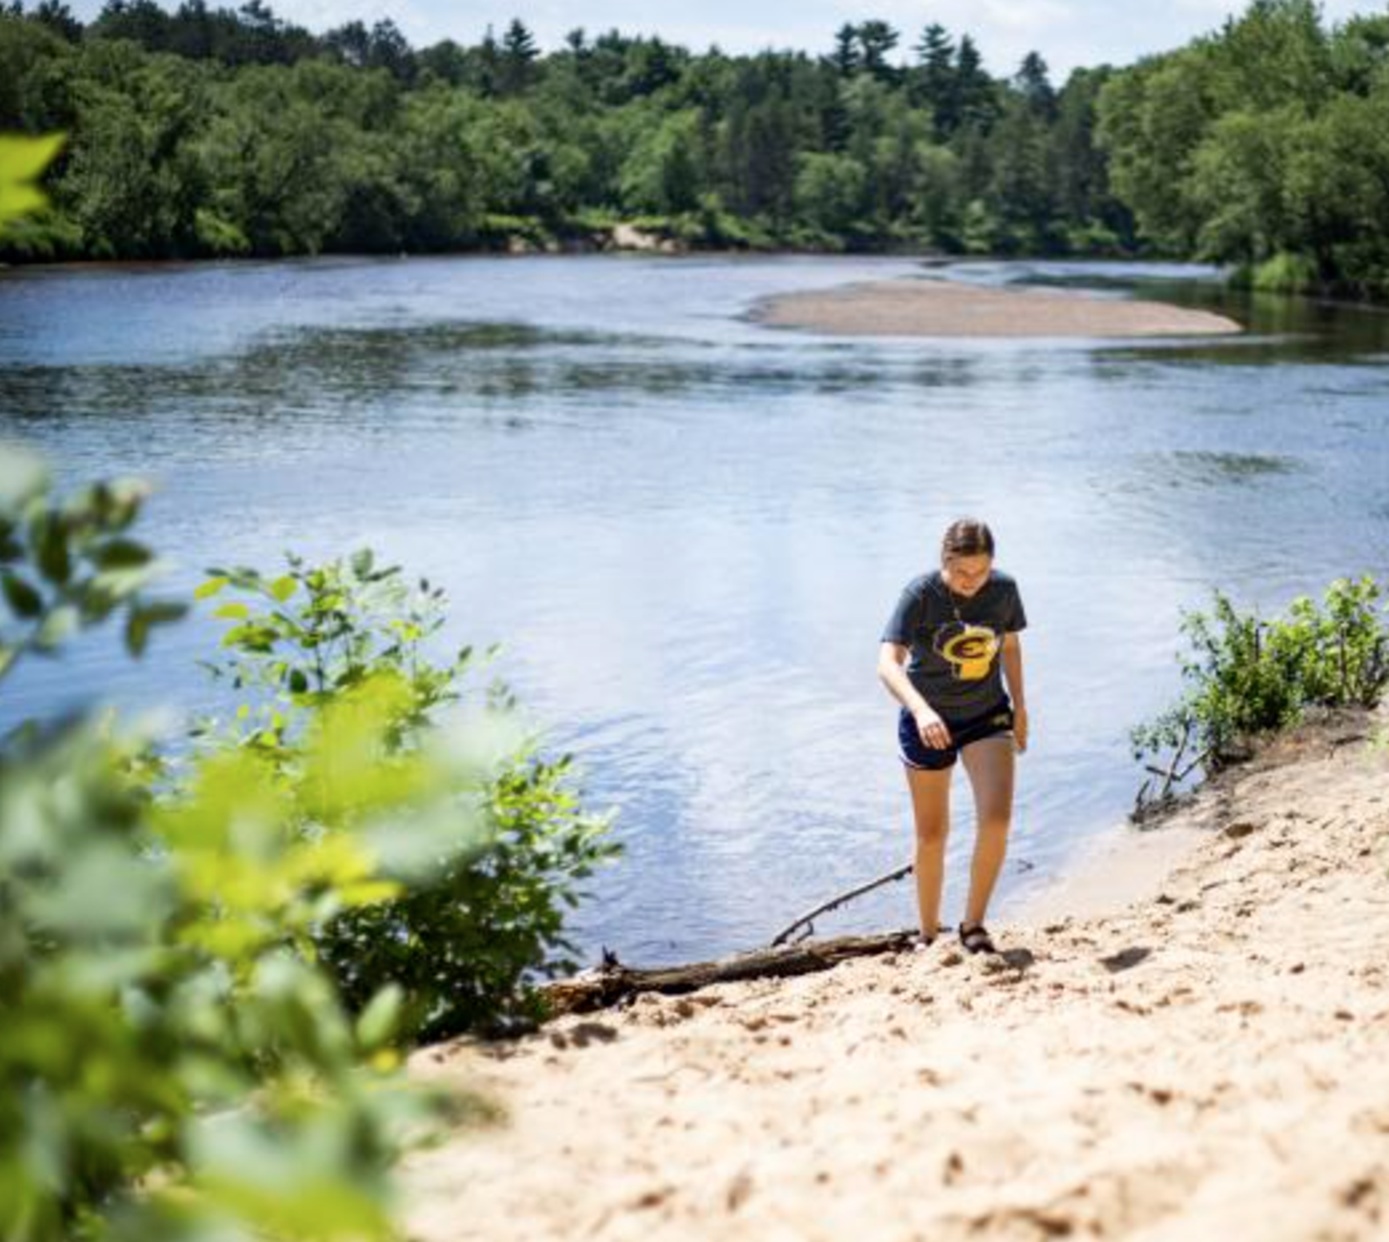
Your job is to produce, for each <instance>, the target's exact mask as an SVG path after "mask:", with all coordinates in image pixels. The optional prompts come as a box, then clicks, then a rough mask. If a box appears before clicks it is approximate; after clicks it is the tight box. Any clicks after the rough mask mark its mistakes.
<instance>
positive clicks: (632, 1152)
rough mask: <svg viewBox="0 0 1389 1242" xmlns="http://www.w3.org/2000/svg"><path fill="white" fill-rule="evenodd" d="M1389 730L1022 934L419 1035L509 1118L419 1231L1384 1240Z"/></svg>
mask: <svg viewBox="0 0 1389 1242" xmlns="http://www.w3.org/2000/svg"><path fill="white" fill-rule="evenodd" d="M1386 727H1389V716H1386V714H1385V713H1381V714H1380V715H1379V716H1378V717H1377V718H1375V719H1367V718H1364V717H1337V718H1335V719H1333V720H1331V721H1329V722H1324V723H1322V724H1321V725H1319V726H1316V727H1309V728H1306V729H1304V730H1302V731H1300V732H1298V733H1296V734H1292V735H1289V736H1288V737H1286V738H1283V739H1280V740H1279V741H1277V742H1276V743H1274V744H1273V745H1272V746H1270V747H1268V748H1267V749H1265V750H1264V751H1262V752H1261V753H1260V754H1259V756H1258V757H1257V758H1256V759H1255V760H1254V761H1253V762H1251V763H1250V764H1248V765H1246V766H1243V767H1241V768H1240V769H1238V770H1235V771H1231V772H1229V773H1227V774H1225V775H1224V776H1222V777H1221V778H1220V779H1219V780H1217V781H1214V782H1212V783H1211V784H1210V785H1209V786H1208V787H1207V788H1205V789H1204V790H1202V791H1201V792H1200V794H1198V795H1197V796H1196V797H1195V798H1194V799H1193V800H1192V801H1191V802H1190V803H1188V804H1187V805H1185V806H1184V807H1182V808H1181V809H1180V810H1179V811H1178V812H1177V813H1176V814H1175V815H1174V816H1173V817H1172V820H1171V823H1172V826H1174V827H1176V828H1177V829H1178V830H1182V831H1187V832H1191V833H1196V834H1199V836H1200V839H1199V841H1198V842H1197V843H1196V844H1195V845H1194V846H1192V847H1191V848H1190V849H1189V850H1188V851H1187V852H1186V853H1185V854H1184V855H1183V856H1182V858H1181V860H1180V861H1178V862H1177V863H1176V864H1175V865H1174V866H1173V867H1172V869H1171V870H1170V871H1169V872H1168V873H1167V874H1166V875H1165V876H1164V877H1163V878H1162V880H1161V883H1160V884H1159V885H1157V886H1156V888H1157V890H1158V891H1156V892H1154V893H1153V894H1152V895H1151V896H1149V897H1147V898H1145V899H1141V900H1138V901H1136V902H1134V903H1133V904H1131V905H1129V906H1127V907H1125V908H1124V909H1122V910H1119V911H1117V912H1111V913H1108V914H1104V915H1100V916H1094V917H1081V916H1079V915H1077V914H1075V913H1071V914H1058V915H1057V916H1056V917H1053V918H1052V919H1050V921H1043V922H1038V923H1034V924H1030V925H1023V924H1018V925H1014V926H1011V927H1004V926H1001V925H1000V926H999V927H998V928H997V929H996V932H997V934H998V937H999V940H1000V946H1001V947H1002V948H1003V949H1004V954H1003V956H1002V957H998V958H966V957H964V956H962V955H961V954H960V953H959V952H958V951H957V949H956V948H955V947H954V946H952V945H950V944H946V943H944V942H941V943H938V944H937V945H936V946H935V947H934V948H933V949H932V950H931V951H929V952H926V953H921V954H908V955H898V956H889V957H884V958H879V959H871V960H858V961H854V962H850V963H847V964H845V965H843V966H840V967H838V968H836V969H834V970H832V971H828V972H826V973H823V974H818V975H811V976H804V977H801V978H797V979H791V980H783V981H773V980H764V981H755V982H749V983H741V984H731V985H723V986H719V987H715V988H710V989H706V990H705V991H703V992H699V993H696V994H694V995H692V996H689V997H684V998H657V997H651V996H648V997H644V998H641V999H639V1000H638V1001H637V1002H636V1003H634V1004H632V1005H631V1006H629V1007H628V1008H626V1009H623V1010H620V1011H616V1012H608V1013H602V1014H598V1015H593V1016H587V1017H571V1018H566V1019H561V1020H558V1021H556V1022H554V1023H552V1024H550V1025H549V1026H548V1027H546V1028H545V1029H544V1030H542V1031H541V1032H540V1033H538V1034H536V1035H534V1036H531V1037H529V1038H527V1039H524V1040H521V1041H518V1042H516V1043H512V1044H506V1045H501V1046H492V1047H488V1046H479V1045H475V1044H470V1043H467V1042H459V1043H455V1044H452V1045H446V1046H441V1047H439V1048H435V1049H428V1050H425V1051H423V1052H421V1053H419V1054H418V1055H417V1056H416V1058H415V1059H414V1061H413V1067H414V1069H415V1072H416V1073H417V1074H418V1075H419V1076H421V1077H427V1078H443V1079H444V1080H446V1081H449V1082H456V1083H458V1084H460V1085H466V1086H470V1087H474V1088H481V1089H482V1090H483V1091H484V1092H485V1093H486V1094H488V1095H489V1096H490V1097H491V1098H492V1099H493V1100H494V1101H495V1102H496V1104H497V1105H498V1106H499V1107H500V1108H501V1109H502V1110H504V1113H505V1119H504V1120H502V1121H499V1122H498V1123H496V1124H494V1125H490V1126H487V1127H485V1128H482V1129H478V1130H473V1131H468V1132H466V1133H462V1134H460V1135H458V1136H457V1137H455V1138H454V1139H453V1140H452V1141H450V1142H448V1143H446V1144H445V1145H443V1146H441V1147H439V1148H437V1149H435V1150H433V1151H430V1152H427V1153H421V1154H419V1155H417V1156H416V1157H414V1158H413V1159H412V1160H411V1161H410V1162H409V1164H408V1166H407V1169H406V1181H407V1188H408V1198H407V1203H408V1211H407V1214H406V1217H407V1227H408V1230H409V1234H410V1236H411V1237H412V1238H416V1239H420V1240H421V1242H462V1240H463V1239H481V1238H487V1239H490V1240H493V1242H498V1240H502V1239H511V1238H515V1239H518V1240H519V1239H532V1238H571V1237H586V1238H587V1237H591V1238H602V1239H627V1238H632V1239H635V1238H638V1237H640V1238H658V1239H662V1238H664V1239H677V1238H678V1239H685V1238H689V1239H695V1238H705V1237H712V1236H719V1237H724V1238H731V1239H743V1238H746V1239H754V1238H757V1239H762V1238H765V1237H767V1236H772V1237H795V1238H798V1239H826V1240H829V1239H842V1238H845V1237H852V1236H862V1237H871V1238H874V1239H878V1238H882V1239H898V1238H900V1239H908V1238H916V1237H927V1236H929V1237H931V1238H933V1239H953V1238H960V1239H963V1238H971V1239H979V1238H998V1239H1032V1238H1037V1239H1041V1238H1047V1237H1056V1236H1063V1235H1064V1236H1072V1237H1077V1236H1079V1237H1142V1238H1144V1239H1168V1238H1170V1239H1173V1240H1174V1242H1175V1240H1176V1239H1185V1238H1191V1237H1210V1236H1220V1235H1222V1234H1226V1235H1230V1236H1257V1237H1260V1238H1261V1239H1272V1240H1278V1239H1287V1240H1288V1242H1292V1240H1293V1239H1297V1240H1298V1242H1303V1240H1305V1239H1308V1238H1316V1237H1326V1238H1331V1237H1335V1238H1338V1239H1361V1238H1364V1239H1367V1240H1368V1239H1370V1238H1372V1237H1382V1236H1383V1231H1384V1228H1385V1225H1386V1221H1387V1220H1389V1107H1386V1105H1385V1103H1384V1101H1385V1100H1386V1099H1389V965H1386V961H1385V958H1384V954H1383V951H1382V948H1381V946H1382V945H1383V944H1384V943H1385V941H1386V940H1389V883H1386V870H1387V869H1389V855H1386V842H1387V841H1389V800H1387V799H1389V788H1387V785H1386V778H1387V777H1389V747H1386V746H1385V745H1384V744H1383V742H1382V740H1377V739H1379V738H1382V737H1383V736H1384V731H1385V729H1386ZM1154 831H1156V832H1162V831H1166V829H1156V830H1154Z"/></svg>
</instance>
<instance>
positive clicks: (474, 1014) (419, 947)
mask: <svg viewBox="0 0 1389 1242" xmlns="http://www.w3.org/2000/svg"><path fill="white" fill-rule="evenodd" d="M210 573H211V574H212V576H211V577H210V578H209V580H208V581H207V582H206V583H205V584H204V586H203V587H202V588H200V590H199V594H200V595H201V596H203V597H204V598H208V599H210V598H212V597H214V596H216V597H218V598H219V599H220V600H223V601H224V602H222V603H221V604H220V606H219V607H218V608H217V611H216V615H217V616H219V617H221V618H222V619H223V620H226V621H227V622H229V628H228V629H227V631H226V633H225V635H224V636H223V647H224V652H225V655H224V658H223V659H222V660H221V661H220V662H218V663H215V664H212V665H210V668H211V670H212V672H213V673H214V675H215V676H216V677H217V678H218V679H219V680H220V681H222V682H223V683H224V684H226V685H228V686H229V687H230V688H231V689H232V690H233V691H234V692H236V693H237V694H238V695H239V696H240V697H241V702H240V704H239V706H238V707H237V709H236V711H235V713H234V716H233V718H232V719H231V720H230V721H228V722H226V723H223V724H220V725H218V724H216V723H213V722H209V724H208V725H207V726H206V728H205V732H206V733H208V734H210V735H213V736H223V737H225V736H226V733H227V731H228V730H230V732H231V734H232V735H233V736H234V737H236V739H237V740H238V742H239V744H240V745H241V746H243V747H246V748H250V749H252V750H254V751H256V752H258V753H260V754H261V755H263V756H265V757H267V758H268V759H269V760H270V761H271V763H272V764H273V765H274V768H275V770H276V772H277V775H278V777H279V778H280V779H282V780H284V781H286V782H288V783H290V784H291V785H296V786H297V785H298V784H299V783H300V782H301V781H302V774H301V773H300V771H299V769H298V768H297V766H296V765H297V758H296V745H297V742H296V739H297V738H298V736H299V735H300V733H301V732H302V730H304V729H305V728H306V727H309V726H310V725H311V724H312V721H313V720H314V719H315V717H316V715H317V713H319V712H321V711H322V710H324V709H325V708H326V707H329V706H331V705H332V704H333V703H334V702H336V701H337V698H338V697H339V696H340V695H341V694H343V693H344V692H347V691H349V690H351V688H352V687H354V686H356V685H358V684H360V683H361V682H362V681H363V680H365V679H369V678H371V677H374V676H378V675H380V674H381V673H383V672H384V673H389V674H390V675H391V676H392V677H394V678H396V679H398V683H399V685H400V687H401V697H400V699H399V701H398V703H397V705H396V711H395V714H394V715H393V716H392V718H391V720H390V722H389V726H388V736H389V738H390V742H391V746H392V748H393V750H394V751H395V752H396V753H405V754H408V753H410V752H411V751H412V750H413V749H414V748H416V747H418V746H419V745H420V743H421V740H422V739H424V738H426V737H429V736H430V735H431V734H433V733H435V732H437V731H439V730H440V729H443V730H444V731H445V732H449V733H451V732H453V731H456V730H458V729H460V728H464V723H463V721H464V719H466V718H465V717H462V716H461V715H460V714H459V713H460V709H461V708H462V707H463V702H462V700H463V682H464V679H465V677H466V675H467V674H468V673H469V671H470V670H471V667H472V664H473V662H474V653H473V652H472V650H471V649H470V648H466V647H465V648H463V649H462V650H460V651H458V652H456V653H455V654H454V655H453V656H452V658H450V659H448V660H445V661H436V660H435V659H433V658H431V657H430V655H429V653H428V651H427V648H428V646H429V645H430V642H431V640H432V639H434V638H436V637H437V635H438V632H439V630H440V628H441V626H442V624H443V613H444V606H445V596H444V592H443V591H442V590H441V589H439V588H438V587H435V586H431V585H430V584H429V583H428V582H423V581H422V582H419V583H418V584H416V585H413V586H412V585H410V584H409V583H407V582H406V580H405V579H404V578H403V576H402V575H401V573H400V571H399V570H398V569H397V568H395V567H381V566H378V565H377V563H376V561H375V558H374V557H373V555H372V553H371V552H369V551H365V550H364V551H361V552H358V553H356V554H355V555H354V556H352V557H350V558H347V559H339V560H334V561H330V562H328V563H326V564H324V565H317V566H311V565H307V564H305V563H304V562H303V561H301V560H299V559H297V558H295V557H291V558H289V563H288V572H287V573H285V574H283V575H280V576H278V577H274V578H271V577H266V576H264V575H262V574H260V573H258V572H256V571H255V570H252V569H246V568H238V569H232V570H212V571H210ZM228 596H233V597H234V598H230V599H228ZM474 697H475V699H476V700H477V701H476V702H475V703H474V704H473V707H474V709H475V715H476V714H477V712H478V711H484V712H485V714H486V715H487V716H488V719H489V724H488V726H487V729H486V735H487V737H488V738H489V739H490V741H489V745H490V746H491V748H492V751H493V754H494V758H495V764H494V768H493V775H492V777H491V778H490V779H489V780H488V781H487V782H486V783H485V784H484V786H483V787H482V788H481V789H480V790H479V791H478V806H477V810H478V811H479V814H480V821H479V822H480V824H481V826H482V828H481V831H482V839H483V842H484V846H485V848H483V849H482V850H480V851H478V852H476V853H473V854H467V855H461V854H455V855H453V856H452V858H451V859H450V860H441V862H440V865H439V867H438V868H437V869H436V870H435V871H433V872H432V874H431V876H430V878H429V880H428V881H427V882H425V883H422V884H418V885H415V886H412V887H411V888H410V890H409V891H408V892H403V893H402V894H400V895H399V896H398V897H396V898H393V899H391V900H388V901H383V902H379V903H376V904H373V905H370V906H360V907H354V908H353V909H351V910H346V911H344V912H342V913H341V914H339V915H338V916H337V917H335V918H333V919H331V920H326V921H325V922H323V923H322V924H321V925H320V926H319V927H318V928H317V929H316V931H315V933H314V940H315V945H316V948H317V952H318V954H319V956H320V960H321V961H322V962H323V964H324V965H325V966H326V967H327V968H328V969H329V970H331V971H332V972H333V975H334V977H335V979H336V981H337V984H338V987H339V988H340V990H341V992H342V995H343V996H344V997H345V998H346V1000H347V1002H348V1004H349V1005H351V1006H352V1007H353V1008H357V1009H360V1008H361V1007H363V1006H365V1005H366V1004H368V1003H369V1001H370V998H371V997H372V996H373V995H374V994H375V993H376V992H377V990H378V989H380V988H381V987H384V986H387V985H390V984H396V985H399V986H400V987H402V988H403V989H404V995H405V1000H406V1008H407V1012H408V1014H409V1019H410V1022H411V1024H412V1026H413V1028H414V1030H415V1031H416V1033H417V1035H418V1037H419V1038H420V1039H422V1040H433V1039H440V1038H444V1037H446V1036H448V1035H452V1034H455V1033H457V1032H460V1031H464V1030H484V1031H493V1032H495V1031H499V1030H506V1029H510V1028H513V1027H515V1026H517V1025H518V1024H526V1023H529V1022H533V1021H534V1020H535V1019H537V1018H538V1017H539V1016H540V1015H541V1006H540V1001H539V996H538V994H537V992H536V990H535V988H534V986H533V984H534V983H535V982H536V981H537V980H539V979H542V978H547V977H554V976H556V975H559V974H563V973H568V972H569V971H571V970H573V969H574V968H575V966H576V962H575V961H574V960H573V956H572V955H573V951H574V950H573V946H572V945H571V943H570V941H569V940H568V939H567V938H566V936H565V930H564V917H565V914H566V912H567V911H568V910H569V909H571V908H573V907H574V906H576V905H577V904H578V901H579V897H580V892H581V888H580V886H581V884H582V882H583V881H584V880H586V879H587V878H588V877H589V876H590V875H591V874H592V872H593V869H594V868H595V867H596V866H597V865H598V864H599V863H600V862H602V861H603V860H605V859H607V858H610V857H612V856H613V855H614V854H615V853H616V852H617V846H616V845H615V844H613V843H612V842H610V841H609V840H608V839H607V835H606V834H607V828H608V821H607V819H606V818H604V817H601V816H593V815H589V814H585V813H584V812H583V810H582V809H581V807H580V803H579V799H578V796H577V793H576V791H575V789H574V787H573V783H572V780H571V777H570V760H569V758H568V757H567V756H565V757H560V758H558V759H547V758H545V757H544V756H543V755H542V754H541V752H540V750H539V748H538V745H537V741H536V739H535V738H533V737H530V736H527V735H526V734H525V733H523V732H522V731H521V730H520V729H519V727H518V726H516V725H515V723H514V714H513V713H512V712H511V710H510V709H511V707H512V706H513V705H512V703H511V699H510V696H509V694H508V693H507V691H506V689H505V687H502V686H500V685H493V686H491V687H490V688H489V689H487V690H485V691H482V692H480V693H479V694H477V695H475V696H474ZM445 709H449V710H451V711H452V712H453V713H454V718H453V719H445V718H444V717H443V715H442V713H443V712H444V710H445ZM306 830H313V831H317V825H307V824H306Z"/></svg>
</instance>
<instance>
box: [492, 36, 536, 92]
mask: <svg viewBox="0 0 1389 1242" xmlns="http://www.w3.org/2000/svg"><path fill="white" fill-rule="evenodd" d="M539 55H540V52H539V49H537V47H536V45H535V38H534V36H532V34H531V32H530V31H529V30H527V29H526V27H525V25H524V24H523V23H522V22H521V19H520V18H513V19H512V22H511V25H509V26H508V27H507V28H506V33H505V34H504V35H503V36H502V51H501V59H500V62H499V64H498V74H497V93H498V94H501V95H520V94H522V93H523V92H524V91H525V90H526V89H527V88H528V87H529V86H530V84H531V83H532V81H534V78H535V61H536V58H537V57H538V56H539Z"/></svg>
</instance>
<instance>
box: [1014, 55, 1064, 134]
mask: <svg viewBox="0 0 1389 1242" xmlns="http://www.w3.org/2000/svg"><path fill="white" fill-rule="evenodd" d="M1013 89H1014V90H1016V91H1017V92H1018V94H1019V95H1021V96H1022V98H1023V100H1024V101H1025V102H1026V104H1027V106H1028V109H1029V110H1030V111H1031V112H1032V113H1033V114H1034V115H1036V116H1038V117H1040V118H1041V119H1042V120H1044V121H1053V120H1055V119H1056V91H1055V90H1054V89H1053V88H1052V85H1051V79H1050V77H1049V76H1048V74H1047V62H1046V61H1044V60H1043V59H1042V58H1041V56H1040V55H1038V53H1036V52H1028V54H1027V55H1026V56H1024V57H1023V61H1022V64H1021V65H1020V66H1018V72H1017V76H1016V77H1014V78H1013Z"/></svg>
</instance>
